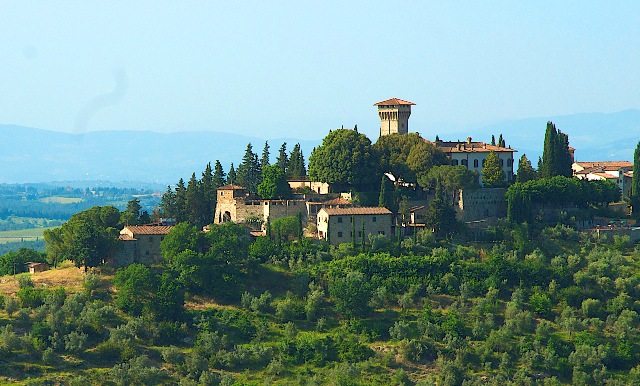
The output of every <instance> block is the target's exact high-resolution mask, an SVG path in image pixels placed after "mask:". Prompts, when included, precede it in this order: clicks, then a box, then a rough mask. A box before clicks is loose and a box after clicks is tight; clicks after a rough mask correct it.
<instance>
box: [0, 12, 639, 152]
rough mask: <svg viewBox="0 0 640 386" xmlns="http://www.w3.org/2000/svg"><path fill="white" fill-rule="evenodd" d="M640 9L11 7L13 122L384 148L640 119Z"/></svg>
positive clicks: (0, 15)
mask: <svg viewBox="0 0 640 386" xmlns="http://www.w3.org/2000/svg"><path fill="white" fill-rule="evenodd" d="M638 69H640V2H638V1H615V2H603V1H562V2H557V1H535V2H531V1H526V2H525V1H491V2H477V1H447V2H443V1H439V2H435V1H412V2H409V1H396V2H390V1H349V2H339V1H314V2H311V1H242V2H234V1H224V2H223V1H206V2H205V1H184V2H182V1H181V2H177V1H133V2H132V1H108V2H107V1H2V2H0V85H2V86H1V87H2V89H1V92H0V123H1V124H18V125H24V126H33V127H38V128H43V129H49V130H56V131H66V132H84V131H88V130H152V131H160V132H166V131H182V130H213V131H227V132H235V133H239V134H245V135H250V136H257V137H261V138H277V137H284V136H288V137H295V138H300V139H315V138H322V137H324V136H325V135H326V133H327V132H328V130H329V129H332V128H336V127H340V126H341V125H344V126H345V127H353V125H355V124H357V125H358V128H359V129H360V131H361V132H364V133H365V134H367V135H368V136H369V137H370V138H372V139H374V140H375V138H377V134H378V127H379V120H378V118H377V114H376V111H375V108H374V107H373V103H375V102H377V101H380V100H384V99H387V98H391V97H398V98H402V99H406V100H409V101H412V102H415V103H416V106H414V108H413V113H412V116H411V120H410V130H411V131H419V132H420V133H421V134H423V135H424V136H426V137H432V135H431V133H433V132H436V131H437V132H438V133H440V136H441V137H446V135H443V134H442V129H443V128H449V127H451V128H452V127H462V128H465V129H467V128H468V129H469V130H472V129H473V127H474V126H477V125H480V124H483V123H486V122H491V121H499V120H504V119H519V118H527V117H540V116H542V117H544V116H553V115H562V114H572V113H580V112H615V111H620V110H625V109H630V108H640V71H639V70H638Z"/></svg>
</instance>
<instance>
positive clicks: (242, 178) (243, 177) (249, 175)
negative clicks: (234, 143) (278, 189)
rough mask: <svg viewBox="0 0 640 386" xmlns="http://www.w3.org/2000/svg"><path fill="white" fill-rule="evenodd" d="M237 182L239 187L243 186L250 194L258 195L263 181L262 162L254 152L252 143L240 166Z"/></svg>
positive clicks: (248, 146)
mask: <svg viewBox="0 0 640 386" xmlns="http://www.w3.org/2000/svg"><path fill="white" fill-rule="evenodd" d="M237 180H238V182H237V183H238V185H240V186H243V187H244V188H245V189H247V191H248V192H249V193H256V192H257V191H258V185H259V184H260V182H261V181H262V169H261V168H260V161H259V160H258V155H257V154H255V153H254V152H253V147H252V146H251V143H249V144H248V145H247V149H246V150H245V153H244V157H242V163H240V165H238V171H237Z"/></svg>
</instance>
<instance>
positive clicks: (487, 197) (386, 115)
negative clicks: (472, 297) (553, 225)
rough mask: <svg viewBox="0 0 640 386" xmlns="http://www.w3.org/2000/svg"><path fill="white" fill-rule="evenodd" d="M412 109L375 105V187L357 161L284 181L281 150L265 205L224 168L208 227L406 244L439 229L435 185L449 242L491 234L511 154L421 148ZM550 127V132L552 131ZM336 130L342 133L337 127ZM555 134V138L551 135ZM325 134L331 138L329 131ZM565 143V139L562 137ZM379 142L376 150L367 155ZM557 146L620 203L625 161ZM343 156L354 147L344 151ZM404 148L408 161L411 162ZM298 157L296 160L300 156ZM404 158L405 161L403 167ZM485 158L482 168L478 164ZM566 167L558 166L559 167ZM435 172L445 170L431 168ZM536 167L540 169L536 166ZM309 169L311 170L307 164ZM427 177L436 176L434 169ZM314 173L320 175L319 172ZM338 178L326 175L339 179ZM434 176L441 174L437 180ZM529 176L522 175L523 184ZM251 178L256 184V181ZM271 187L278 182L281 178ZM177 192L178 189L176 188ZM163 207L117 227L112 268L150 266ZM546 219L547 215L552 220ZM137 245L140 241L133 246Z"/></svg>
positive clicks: (401, 104) (425, 144) (496, 147)
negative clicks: (582, 158) (578, 156)
mask: <svg viewBox="0 0 640 386" xmlns="http://www.w3.org/2000/svg"><path fill="white" fill-rule="evenodd" d="M414 105H415V104H414V103H413V102H409V101H405V100H402V99H398V98H392V99H388V100H385V101H381V102H378V103H376V104H375V105H374V106H376V107H377V110H378V115H379V118H380V137H379V138H378V142H377V144H374V145H372V148H374V149H375V150H377V151H378V152H379V155H378V156H379V157H381V159H380V160H378V161H379V162H380V163H381V165H380V166H381V167H382V168H381V169H380V168H379V169H378V170H377V171H376V172H377V173H378V174H380V175H381V176H382V183H381V185H380V186H376V184H375V183H371V182H367V183H362V181H358V178H355V179H354V178H353V176H349V175H348V173H350V172H351V171H349V170H347V168H348V167H352V168H357V167H359V165H353V163H354V162H356V163H357V162H362V163H364V164H365V166H366V162H367V160H366V159H359V160H357V159H352V160H348V162H346V164H348V163H349V162H351V163H352V165H351V166H346V165H344V164H343V166H344V169H345V170H340V171H339V173H342V176H346V177H345V180H341V179H340V178H336V176H335V175H330V174H331V173H333V171H330V172H328V173H327V172H325V171H320V173H315V174H314V173H306V166H305V165H304V160H303V161H302V167H301V168H299V171H298V173H294V174H295V175H292V174H291V173H289V174H287V173H286V172H287V170H286V169H287V166H286V163H287V162H288V160H287V159H286V157H287V156H286V153H284V156H283V149H282V148H281V149H280V155H279V159H278V166H279V167H280V169H281V171H282V172H283V176H281V177H284V178H285V180H286V185H287V186H285V187H284V188H282V186H281V187H280V188H281V192H280V193H279V194H275V195H273V196H272V197H270V198H267V197H265V195H264V194H263V195H260V194H259V192H258V184H257V183H256V182H255V181H254V182H253V183H252V186H253V188H248V187H247V186H244V185H240V184H238V178H237V177H236V175H235V174H236V173H235V170H233V165H232V166H231V168H232V170H230V172H229V176H227V178H226V180H225V182H230V183H228V184H224V185H222V184H220V185H219V186H218V187H217V188H216V193H215V212H214V214H213V218H212V220H213V221H212V223H214V224H224V223H227V222H233V223H236V224H243V225H245V226H247V227H248V229H249V230H250V232H251V235H252V236H253V237H260V236H265V235H266V234H267V232H268V224H269V222H271V221H275V220H278V219H282V218H286V217H296V218H297V219H298V220H296V221H299V222H300V226H301V227H302V228H303V229H304V232H303V233H304V236H305V237H307V238H310V239H316V240H325V241H327V242H329V243H330V244H332V245H339V244H342V243H348V242H353V243H358V244H360V243H369V241H370V240H369V239H370V238H371V237H372V236H386V237H391V236H393V237H400V238H402V237H408V236H411V235H413V234H414V233H415V232H417V231H418V230H422V229H425V228H427V229H430V230H431V231H432V232H436V231H440V230H442V229H439V228H440V226H441V224H440V223H438V221H439V220H438V219H435V220H434V219H433V218H430V220H428V217H429V216H428V214H429V213H428V212H429V204H430V202H432V201H433V200H435V199H437V198H441V196H442V195H441V194H440V195H439V193H438V191H439V192H440V193H442V189H443V188H444V185H448V186H447V188H448V190H449V191H448V192H447V194H446V196H447V197H446V198H447V202H448V203H449V204H450V205H449V206H450V208H451V209H453V211H452V212H451V213H450V214H449V216H455V219H453V218H452V219H450V220H452V221H453V222H456V221H457V223H458V227H457V228H455V227H452V226H449V228H448V229H446V230H444V231H445V233H446V232H450V236H451V235H453V234H454V233H456V232H458V233H459V232H461V231H462V230H461V229H462V228H464V229H466V230H465V232H469V230H471V232H472V233H473V234H475V236H474V237H477V234H478V233H482V232H484V231H486V230H487V229H488V228H489V227H491V226H495V225H496V224H497V223H498V222H499V221H500V220H502V219H506V218H507V208H508V202H507V196H506V192H507V188H508V187H509V186H510V185H512V184H513V183H514V182H516V171H517V170H516V162H515V158H514V154H515V153H516V152H517V150H516V149H512V148H511V147H510V146H507V145H506V142H505V140H504V139H503V138H502V134H500V136H499V138H498V140H497V142H496V140H495V136H494V137H493V138H492V141H491V142H490V143H485V142H481V141H474V140H473V139H472V138H471V137H468V138H467V140H466V141H443V140H441V139H440V138H439V137H436V139H435V140H434V141H429V140H427V139H423V138H421V137H419V136H418V135H417V134H410V133H409V118H410V115H411V106H414ZM552 128H553V130H556V129H555V126H552ZM338 131H342V132H346V131H351V130H348V129H344V128H342V129H339V130H338ZM353 132H354V134H355V135H356V136H358V135H359V136H361V137H364V136H363V135H361V134H358V133H357V127H356V128H355V129H354V130H353ZM560 134H562V133H561V132H560ZM331 135H333V132H332V133H330V136H331ZM562 135H564V134H562ZM564 136H565V137H566V135H564ZM364 138H366V137H364ZM336 142H339V141H336ZM378 144H380V145H379V146H378V148H377V149H376V145H378ZM285 145H286V144H285ZM285 145H283V146H285ZM337 145H338V146H343V145H344V144H340V143H338V144H337ZM565 145H566V146H565V149H566V151H568V154H567V156H568V157H570V160H569V161H567V162H570V165H571V169H570V170H571V172H570V175H572V176H573V177H575V178H577V179H581V180H585V181H610V182H612V183H614V184H615V185H617V186H618V187H619V189H620V192H621V195H622V197H628V195H629V190H630V186H631V180H632V175H633V172H632V169H633V164H632V163H631V162H628V161H619V162H610V161H591V162H574V157H573V153H574V149H573V148H571V147H569V146H568V140H566V144H565ZM249 146H251V145H249ZM267 146H268V145H267ZM329 146H331V145H329ZM414 146H415V148H414ZM266 149H267V148H266ZM336 150H337V151H342V152H344V151H345V149H339V148H336V149H332V151H336ZM350 150H353V149H347V150H346V151H350ZM412 150H413V154H410V153H411V151H412ZM297 151H298V152H299V148H298V149H297ZM365 151H366V150H365ZM434 153H435V154H436V155H435V156H434ZM292 154H293V153H292ZM334 155H335V153H334V154H329V155H328V157H332V156H334ZM301 156H302V155H301V153H300V154H299V155H297V157H301ZM410 157H411V160H409V158H410ZM251 158H254V159H257V155H255V154H254V155H253V156H251V155H249V156H247V155H245V160H247V159H249V160H250V159H251ZM267 158H268V155H267ZM264 159H265V158H264V154H263V159H262V164H261V165H259V166H260V167H265V166H269V165H268V162H264ZM302 159H303V157H302ZM408 160H409V162H413V165H414V166H415V168H414V170H411V168H410V167H407V165H406V164H407V162H408ZM488 160H489V163H490V164H489V165H488V166H487V161H488ZM331 162H334V160H329V163H331ZM540 162H542V160H540ZM548 162H558V163H559V162H560V161H559V160H556V161H553V160H550V161H548ZM567 162H564V164H565V166H566V164H567ZM402 163H405V165H402ZM416 165H417V166H416ZM245 166H246V165H245ZM440 166H444V167H445V168H439V167H440ZM520 166H521V167H522V168H523V170H522V171H521V172H520V173H519V174H520V179H519V180H518V181H519V182H526V181H528V180H533V179H535V173H536V172H535V170H533V168H532V166H531V163H530V161H529V160H527V159H526V156H524V157H522V158H521V159H520ZM538 166H539V167H541V165H538ZM321 167H325V166H321ZM432 167H435V168H434V171H432V175H431V176H429V172H430V171H431V170H430V169H431V168H432ZM448 167H451V168H448ZM454 167H455V168H454ZM310 168H311V169H313V166H310ZM329 168H330V167H329ZM385 168H386V169H385ZM420 169H422V170H420ZM436 169H440V170H439V171H436ZM447 169H448V170H447ZM565 169H566V168H565ZM302 171H303V172H302ZM323 172H324V174H322V173H323ZM339 173H335V174H336V175H340V174H339ZM367 173H369V174H370V173H371V172H367ZM438 173H440V174H441V175H440V176H438ZM529 174H530V176H528V175H529ZM203 175H204V174H203ZM565 175H566V173H565ZM249 177H250V176H247V177H245V178H244V179H243V178H242V177H241V178H240V180H241V181H242V182H245V180H247V179H249V180H251V178H249ZM318 177H320V178H318ZM253 178H254V179H255V177H253ZM218 179H220V177H218ZM192 180H193V177H192ZM362 180H365V178H363V179H362ZM279 182H280V183H281V184H283V183H284V182H283V180H282V179H281V181H279ZM180 184H184V183H182V182H180V183H179V184H178V188H177V190H178V191H179V190H180V189H181V188H180ZM384 186H387V189H390V190H392V192H386V194H387V197H384V194H385V193H379V192H380V191H382V189H383V187H384ZM182 189H184V191H186V188H185V187H184V186H183V187H182ZM359 190H360V191H359ZM362 190H365V191H364V192H363V191H362ZM176 192H177V191H176ZM372 192H373V194H372ZM176 194H179V193H174V192H172V191H171V188H170V190H169V192H168V193H167V194H165V196H167V195H168V198H167V200H168V201H175V195H176ZM172 195H173V196H172ZM614 196H615V194H614ZM614 201H615V200H614ZM371 204H373V205H371ZM400 204H402V208H400V206H401V205H400ZM567 204H568V205H560V206H557V207H555V208H552V210H551V211H549V212H555V213H559V212H563V211H567V210H569V211H571V210H572V209H575V203H573V202H568V203H567ZM618 208H619V209H620V210H621V211H622V212H621V214H623V213H624V212H625V211H627V208H626V206H625V205H622V206H618ZM164 209H169V210H164V211H163V217H169V219H168V220H166V219H165V220H163V221H164V222H158V223H156V224H155V225H161V227H153V226H152V225H147V226H144V227H140V226H134V227H126V228H125V229H123V230H122V231H121V237H120V239H121V240H122V241H124V242H125V243H124V244H125V245H127V244H136V243H137V244H140V245H136V246H126V247H125V248H124V251H125V252H124V256H122V255H119V256H116V257H115V259H114V260H115V261H118V262H119V263H118V264H122V263H125V262H129V263H130V262H134V261H154V260H155V261H159V260H160V259H161V255H160V248H159V243H160V241H161V239H162V237H161V236H158V235H161V234H167V233H168V232H169V231H170V230H171V229H172V228H171V226H167V224H169V223H174V222H175V218H172V216H173V217H181V216H175V214H176V213H175V212H177V211H176V210H173V209H172V208H171V204H168V205H166V206H165V207H164ZM627 212H628V211H627ZM546 215H547V216H549V215H551V216H553V213H547V214H546ZM209 216H210V215H209ZM431 217H433V216H431ZM181 220H184V218H183V219H181ZM436 220H438V221H436ZM440 220H442V219H440ZM167 221H169V223H168V222H167ZM434 221H436V223H434ZM607 221H609V220H606V219H605V218H604V217H600V218H595V217H593V216H591V217H589V218H584V216H580V219H579V220H576V221H575V224H574V225H575V226H576V227H578V228H579V229H582V228H591V227H595V226H600V225H607ZM440 222H445V221H440ZM449 223H451V221H449ZM461 227H462V228H461ZM207 228H208V225H205V226H204V229H205V231H206V230H207ZM627 233H631V232H630V231H629V232H627ZM137 236H141V237H137ZM155 236H158V237H155ZM145 237H146V238H145ZM636 237H638V236H634V239H635V238H636ZM138 240H144V241H141V242H139V241H138ZM151 240H155V243H152V242H151Z"/></svg>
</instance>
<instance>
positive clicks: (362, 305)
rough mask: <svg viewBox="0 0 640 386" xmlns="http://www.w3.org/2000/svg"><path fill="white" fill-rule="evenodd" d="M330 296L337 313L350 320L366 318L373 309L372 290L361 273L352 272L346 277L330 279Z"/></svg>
mask: <svg viewBox="0 0 640 386" xmlns="http://www.w3.org/2000/svg"><path fill="white" fill-rule="evenodd" d="M329 294H330V295H331V297H332V298H333V302H334V305H335V308H336V311H337V312H339V313H341V314H343V315H344V316H346V317H348V318H353V317H361V316H364V315H366V314H367V313H368V312H369V311H370V309H371V308H370V306H369V300H370V299H371V288H370V285H369V282H368V280H367V279H366V277H365V276H364V274H363V273H361V272H357V271H351V272H349V273H347V275H346V276H334V277H330V278H329Z"/></svg>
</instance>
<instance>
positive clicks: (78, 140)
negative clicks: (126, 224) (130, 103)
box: [0, 110, 640, 185]
mask: <svg viewBox="0 0 640 386" xmlns="http://www.w3.org/2000/svg"><path fill="white" fill-rule="evenodd" d="M549 120H550V121H553V122H554V123H555V124H556V127H557V128H558V129H560V130H561V131H562V132H564V133H567V134H568V135H569V142H570V145H571V146H572V147H574V148H575V149H576V153H575V154H576V159H577V160H582V161H600V160H605V161H606V160H627V161H632V160H633V151H634V150H635V147H636V144H637V143H638V141H639V140H640V110H626V111H621V112H617V113H610V114H603V113H585V114H573V115H564V116H554V117H539V118H527V119H521V120H512V121H503V122H497V123H492V124H488V125H482V126H480V127H479V128H469V129H466V130H464V129H459V128H458V129H449V130H447V132H446V133H442V132H440V133H439V134H440V138H441V139H443V140H465V139H466V138H467V137H469V136H470V137H472V138H473V139H474V140H479V141H484V142H489V141H490V140H491V135H492V134H495V135H496V139H497V137H498V136H499V135H500V134H502V135H503V137H504V139H505V141H506V143H507V145H508V146H511V147H512V148H513V149H516V150H517V151H518V153H516V157H518V158H519V157H520V155H522V154H527V157H528V158H529V159H530V160H531V162H532V163H533V165H534V167H535V166H536V164H537V160H538V157H539V156H541V155H542V146H543V141H544V132H545V129H546V124H547V121H549ZM370 139H371V140H372V141H373V142H375V141H376V140H377V138H370ZM430 139H432V138H430ZM264 141H265V139H263V138H255V137H247V136H242V135H239V134H232V133H220V132H211V131H192V132H182V133H156V132H151V131H94V132H87V133H85V134H68V133H59V132H53V131H47V130H41V129H35V128H29V127H22V126H15V125H0V183H13V182H18V183H22V182H50V181H113V182H120V181H140V182H145V183H154V184H160V185H166V184H174V183H176V182H177V181H178V180H179V179H180V178H184V179H185V180H187V179H188V178H189V177H190V176H191V173H193V172H195V173H196V175H197V176H198V177H200V173H201V172H202V171H203V170H204V168H205V166H206V164H207V162H211V163H212V164H213V163H214V162H215V160H220V162H221V163H222V165H223V167H224V169H225V171H228V170H229V165H230V164H231V163H232V162H233V163H234V165H235V166H237V165H238V163H239V162H240V161H241V159H242V156H243V154H244V151H245V148H246V146H247V143H249V142H251V143H252V144H253V150H254V152H256V153H257V154H258V155H260V154H261V153H262V148H263V146H264ZM283 142H287V149H288V150H289V151H291V149H292V148H293V145H294V144H295V143H297V142H300V145H301V147H302V151H303V153H304V156H305V159H306V160H308V159H309V155H310V154H311V150H312V149H313V148H314V147H315V146H318V145H319V144H320V143H321V140H320V139H318V140H298V139H291V138H271V139H269V145H270V146H271V149H270V150H271V161H272V162H274V161H275V158H276V156H277V153H278V149H279V148H280V145H281V144H282V143H283Z"/></svg>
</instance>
